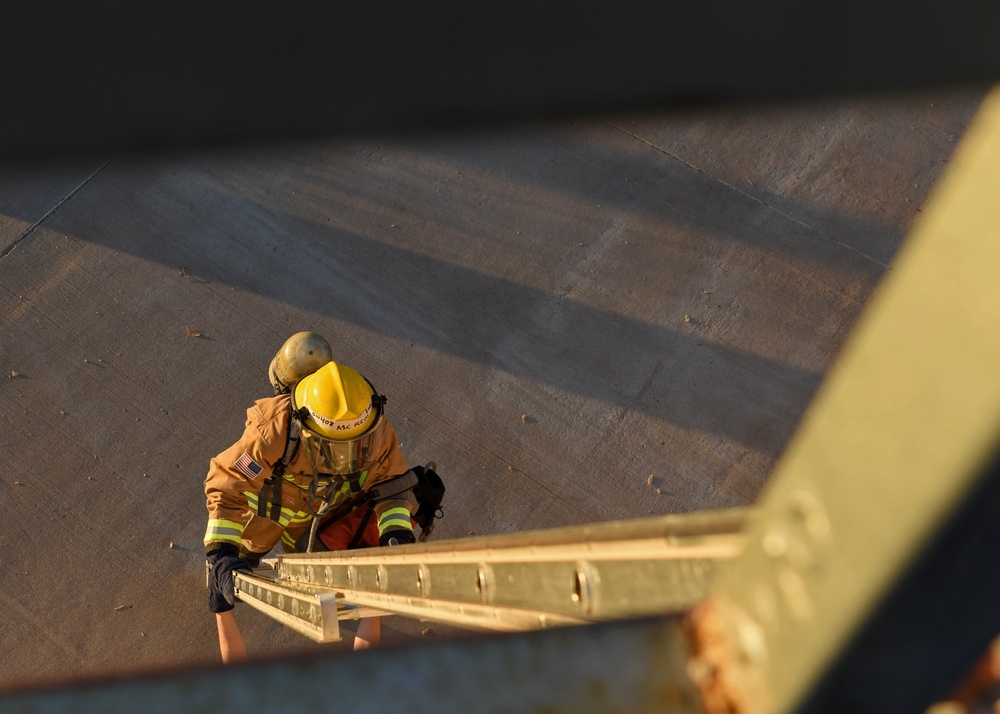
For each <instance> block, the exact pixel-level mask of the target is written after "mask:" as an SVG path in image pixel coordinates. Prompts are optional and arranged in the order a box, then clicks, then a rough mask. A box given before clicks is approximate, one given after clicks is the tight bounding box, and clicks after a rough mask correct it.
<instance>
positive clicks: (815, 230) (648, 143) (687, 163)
mask: <svg viewBox="0 0 1000 714" xmlns="http://www.w3.org/2000/svg"><path fill="white" fill-rule="evenodd" d="M604 121H605V123H607V124H608V125H609V126H611V127H613V128H615V129H617V130H618V131H620V132H622V133H624V134H628V135H629V136H631V137H632V138H633V139H635V140H636V141H641V142H642V143H643V144H645V145H646V146H648V147H650V148H652V149H655V150H656V151H659V152H660V153H661V154H663V155H665V156H669V157H670V158H671V159H674V160H675V161H679V162H681V163H682V164H684V165H685V166H687V167H688V168H690V169H691V170H693V171H697V172H698V173H700V174H705V175H706V176H708V177H710V178H712V179H713V180H715V181H718V182H719V183H720V184H722V185H723V186H725V187H726V188H729V189H731V190H733V191H735V192H736V193H738V194H740V195H741V196H744V197H746V198H748V199H750V200H751V201H754V202H755V203H758V204H760V205H761V206H763V207H764V208H767V209H768V210H770V211H774V212H775V213H777V214H778V215H779V216H782V217H784V218H787V219H788V220H790V221H794V222H795V223H798V224H799V225H800V226H802V227H804V228H807V229H808V230H810V231H812V232H813V233H816V234H817V235H820V236H823V237H824V238H826V239H827V240H830V241H833V242H834V243H836V244H837V245H839V246H841V247H842V248H846V249H847V250H849V251H851V252H852V253H857V254H858V255H860V256H861V257H862V258H865V259H866V260H870V261H871V262H873V263H875V265H878V266H879V267H881V268H884V269H886V270H891V268H890V267H889V266H888V265H887V264H885V263H883V262H881V261H879V260H876V259H875V258H873V257H872V256H870V255H868V254H867V253H865V252H863V251H860V250H858V249H857V248H855V247H853V246H850V245H847V243H844V242H843V241H839V240H837V239H836V238H834V237H833V236H831V235H829V234H827V233H824V232H823V231H821V230H820V229H818V228H816V227H814V226H811V225H809V224H808V223H806V222H805V221H803V220H800V219H798V218H796V217H795V216H793V215H791V214H789V213H785V212H784V211H782V210H781V209H780V208H776V207H774V206H772V205H770V204H769V203H765V202H764V201H762V200H760V199H759V198H757V197H756V196H752V195H750V194H749V193H747V192H746V191H743V190H741V189H740V188H739V187H737V186H734V185H732V184H731V183H729V182H728V181H724V180H723V179H721V178H719V177H718V176H716V175H714V174H711V173H709V172H708V171H705V170H704V169H702V168H700V167H698V166H695V165H694V164H692V163H691V162H690V161H687V160H685V159H682V158H681V157H680V156H677V155H676V154H672V153H670V152H669V151H667V150H666V149H664V148H663V147H660V146H657V145H656V144H654V143H653V142H651V141H649V140H648V139H643V138H642V137H641V136H639V135H638V134H634V133H632V132H631V131H629V130H628V129H625V128H623V127H620V126H618V125H617V124H615V123H614V122H610V121H608V120H607V119H605V120H604Z"/></svg>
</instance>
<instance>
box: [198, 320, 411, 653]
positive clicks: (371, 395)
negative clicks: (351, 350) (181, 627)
mask: <svg viewBox="0 0 1000 714" xmlns="http://www.w3.org/2000/svg"><path fill="white" fill-rule="evenodd" d="M317 338H318V340H321V341H322V343H321V344H322V345H325V344H326V343H325V340H322V338H321V337H319V336H318V335H314V333H299V334H298V335H295V336H293V337H292V338H289V340H288V342H286V345H285V346H283V348H282V351H279V353H278V355H277V356H276V359H275V361H273V362H272V363H271V368H270V370H269V376H270V378H271V382H272V386H274V389H275V392H276V395H275V396H273V397H269V398H266V399H260V400H258V401H257V402H256V403H255V404H254V405H253V406H252V407H251V408H250V409H248V410H247V421H246V428H245V430H244V432H243V436H242V437H241V438H240V439H239V440H238V441H237V442H236V443H235V444H233V445H232V446H231V447H229V448H228V449H226V450H225V451H223V452H222V453H221V454H219V455H218V456H216V457H215V458H214V459H212V460H211V464H210V466H209V471H208V476H207V477H206V479H205V494H206V497H207V506H208V527H207V529H206V532H205V552H206V556H207V560H208V567H209V609H210V610H211V611H212V612H214V613H216V615H217V621H218V625H219V633H220V642H221V640H222V637H223V633H224V631H230V630H232V629H233V627H234V625H233V624H232V622H233V621H232V616H231V614H229V611H230V610H232V608H233V605H234V603H235V597H234V594H233V572H234V571H235V570H239V569H250V568H251V567H253V566H256V565H257V564H258V563H259V561H260V559H261V557H263V556H264V555H266V554H267V553H268V552H269V551H270V550H271V549H272V548H273V547H274V546H275V545H276V544H277V543H278V542H279V541H280V542H281V545H282V547H283V549H284V550H285V551H286V552H295V551H297V550H305V549H306V546H308V544H309V541H310V540H311V539H310V538H309V535H310V529H311V526H312V524H313V521H314V519H316V518H318V517H321V516H322V515H323V514H324V513H332V512H333V511H336V510H338V509H340V510H341V511H343V510H344V506H345V504H347V506H348V510H350V508H349V506H350V504H351V503H357V504H361V503H363V504H364V506H365V509H366V510H367V509H368V507H369V504H368V503H367V502H366V501H365V500H364V494H365V493H366V492H367V491H369V490H370V489H371V488H372V487H373V486H375V485H376V484H383V486H382V487H381V488H380V489H379V490H380V491H381V492H385V493H388V494H389V495H388V497H385V498H383V499H382V500H379V501H377V502H376V503H374V504H371V506H370V508H371V511H372V512H373V516H374V517H373V518H371V519H365V520H366V522H365V523H361V522H360V520H361V519H359V518H356V517H351V518H342V519H340V520H339V521H338V522H336V523H333V524H329V525H332V526H333V527H328V528H325V529H324V531H323V533H322V535H321V539H322V541H323V542H329V543H330V544H331V545H334V544H340V543H350V544H351V545H352V546H353V547H357V546H359V545H360V546H367V545H382V546H385V545H397V544H405V543H413V542H415V540H416V538H415V536H414V533H413V521H412V515H413V514H414V513H415V512H416V509H417V500H416V498H415V496H414V494H413V492H412V489H411V488H406V489H402V490H400V489H394V488H392V487H388V488H387V487H386V486H389V484H386V483H385V482H387V481H390V480H393V479H396V480H395V481H394V483H400V484H408V483H410V482H412V481H415V478H413V477H412V475H411V474H410V473H408V472H409V471H410V467H409V464H408V463H407V461H406V458H405V457H404V456H403V453H402V450H401V449H400V448H399V442H398V439H397V437H396V431H395V429H394V428H393V427H392V424H390V423H389V421H388V419H387V418H386V416H385V397H384V396H382V395H380V394H379V393H378V391H377V390H376V389H375V388H374V386H372V384H371V382H369V381H368V380H367V379H366V378H365V377H363V376H362V375H361V374H360V373H359V372H357V371H356V370H354V369H352V368H351V367H349V366H347V365H345V364H340V363H338V362H334V361H332V360H327V356H328V348H327V349H326V350H318V351H317V354H318V356H313V357H312V358H311V359H312V363H309V362H308V361H307V363H306V365H305V366H304V367H299V368H298V371H299V372H300V373H301V372H302V371H308V370H313V369H314V371H312V372H311V373H309V374H306V375H305V376H302V377H301V378H299V376H300V375H298V374H295V373H294V372H295V371H296V370H292V374H291V376H289V374H288V373H287V370H286V371H283V370H282V367H283V366H286V367H287V362H288V360H285V362H284V363H283V362H282V360H281V357H282V354H283V353H286V356H287V353H288V349H287V347H288V345H289V343H293V342H294V341H295V340H296V339H298V342H299V343H300V346H301V344H302V343H306V344H308V345H312V344H314V343H316V341H317ZM300 351H301V350H300ZM319 363H322V365H321V366H318V367H317V366H316V365H317V364H319ZM396 477H400V478H398V479H397V478H396ZM359 510H360V506H359ZM359 527H360V528H362V529H363V530H364V531H365V532H361V533H349V532H348V531H349V530H350V529H352V528H354V529H357V528H359ZM312 532H313V533H315V530H313V531H312ZM379 623H380V621H379V619H378V618H365V619H363V620H362V621H361V623H360V624H359V627H358V635H357V638H356V639H355V649H361V648H363V647H365V646H367V645H368V644H378V642H379V640H380V636H381V634H380V633H381V627H380V624H379Z"/></svg>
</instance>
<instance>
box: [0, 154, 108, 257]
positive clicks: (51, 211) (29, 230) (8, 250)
mask: <svg viewBox="0 0 1000 714" xmlns="http://www.w3.org/2000/svg"><path fill="white" fill-rule="evenodd" d="M114 160H115V157H114V156H112V157H111V158H110V159H108V160H107V161H105V162H104V163H103V164H101V165H100V166H99V167H97V170H95V171H94V172H93V173H92V174H90V176H88V177H87V178H85V179H84V180H83V182H82V183H80V185H79V186H77V187H76V188H74V189H73V190H72V191H70V192H69V193H67V194H66V195H65V196H63V197H62V198H61V199H59V201H58V202H56V205H54V206H53V207H52V208H50V209H49V210H48V211H46V212H45V214H44V215H42V217H41V218H39V219H38V220H37V221H35V222H34V223H32V224H31V225H30V226H28V227H27V228H26V229H25V230H24V232H23V233H21V235H19V236H18V237H17V238H16V239H15V240H14V242H13V243H11V244H10V245H9V246H7V248H5V249H4V251H3V252H0V260H2V259H3V258H6V257H7V256H8V255H10V253H11V252H12V251H13V250H14V249H15V248H16V247H17V246H19V245H20V244H21V242H22V241H24V240H25V239H26V238H27V237H28V236H30V235H31V234H32V233H34V232H35V230H36V229H37V228H38V227H39V226H41V225H42V223H44V222H45V221H46V220H47V219H48V217H49V216H51V215H52V214H54V213H55V212H56V211H58V210H59V209H60V208H61V207H62V206H63V204H64V203H66V202H67V201H69V200H70V199H71V198H73V196H75V195H76V194H78V193H79V192H80V190H81V189H82V188H83V187H84V186H86V185H87V184H88V183H90V182H91V181H92V180H93V179H94V177H95V176H97V174H99V173H101V171H103V170H104V169H105V168H107V167H108V164H110V163H111V162H112V161H114Z"/></svg>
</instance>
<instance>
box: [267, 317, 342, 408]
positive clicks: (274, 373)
mask: <svg viewBox="0 0 1000 714" xmlns="http://www.w3.org/2000/svg"><path fill="white" fill-rule="evenodd" d="M332 361H333V350H331V349H330V344H329V343H328V342H327V341H326V340H325V339H324V338H323V337H322V335H317V334H316V333H315V332H297V333H295V334H294V335H292V336H291V337H289V338H288V339H287V340H285V344H283V345H282V346H281V349H280V350H278V354H276V355H275V356H274V359H272V360H271V366H270V367H268V368H267V378H268V380H270V382H271V386H272V387H273V388H274V393H275V394H286V393H287V392H288V391H289V390H291V388H292V387H293V386H295V383H296V382H298V381H299V380H300V379H302V378H303V377H305V376H307V375H310V374H312V373H313V372H315V371H316V370H317V369H319V368H320V367H322V366H323V365H324V364H326V363H327V362H332Z"/></svg>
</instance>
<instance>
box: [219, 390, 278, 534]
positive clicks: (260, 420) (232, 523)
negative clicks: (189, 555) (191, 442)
mask: <svg viewBox="0 0 1000 714" xmlns="http://www.w3.org/2000/svg"><path fill="white" fill-rule="evenodd" d="M285 429H287V424H283V423H281V421H280V420H275V419H267V418H265V416H264V414H263V413H262V412H261V409H260V403H258V404H255V405H254V406H253V407H251V408H250V409H248V410H247V421H246V428H245V429H244V431H243V435H242V436H241V437H240V439H239V441H237V442H236V443H235V444H233V445H232V446H230V447H229V448H228V449H226V450H225V451H223V452H222V453H221V454H219V455H218V456H216V457H215V458H214V459H212V460H211V462H210V464H209V469H208V475H207V476H206V478H205V499H206V500H205V503H206V506H207V509H208V526H207V527H206V529H205V552H206V554H207V553H210V552H212V551H214V550H216V549H219V548H220V547H222V546H230V549H235V550H236V551H238V550H239V546H240V543H241V541H242V539H243V515H244V514H245V513H246V512H247V510H248V507H247V494H248V493H251V494H256V493H258V492H259V491H260V489H261V487H262V486H263V484H264V480H265V479H266V478H267V477H268V476H270V475H271V472H272V470H273V467H274V464H275V463H276V462H277V461H278V459H280V458H281V454H282V453H283V452H284V439H285V438H286V436H287V434H286V432H285Z"/></svg>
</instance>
